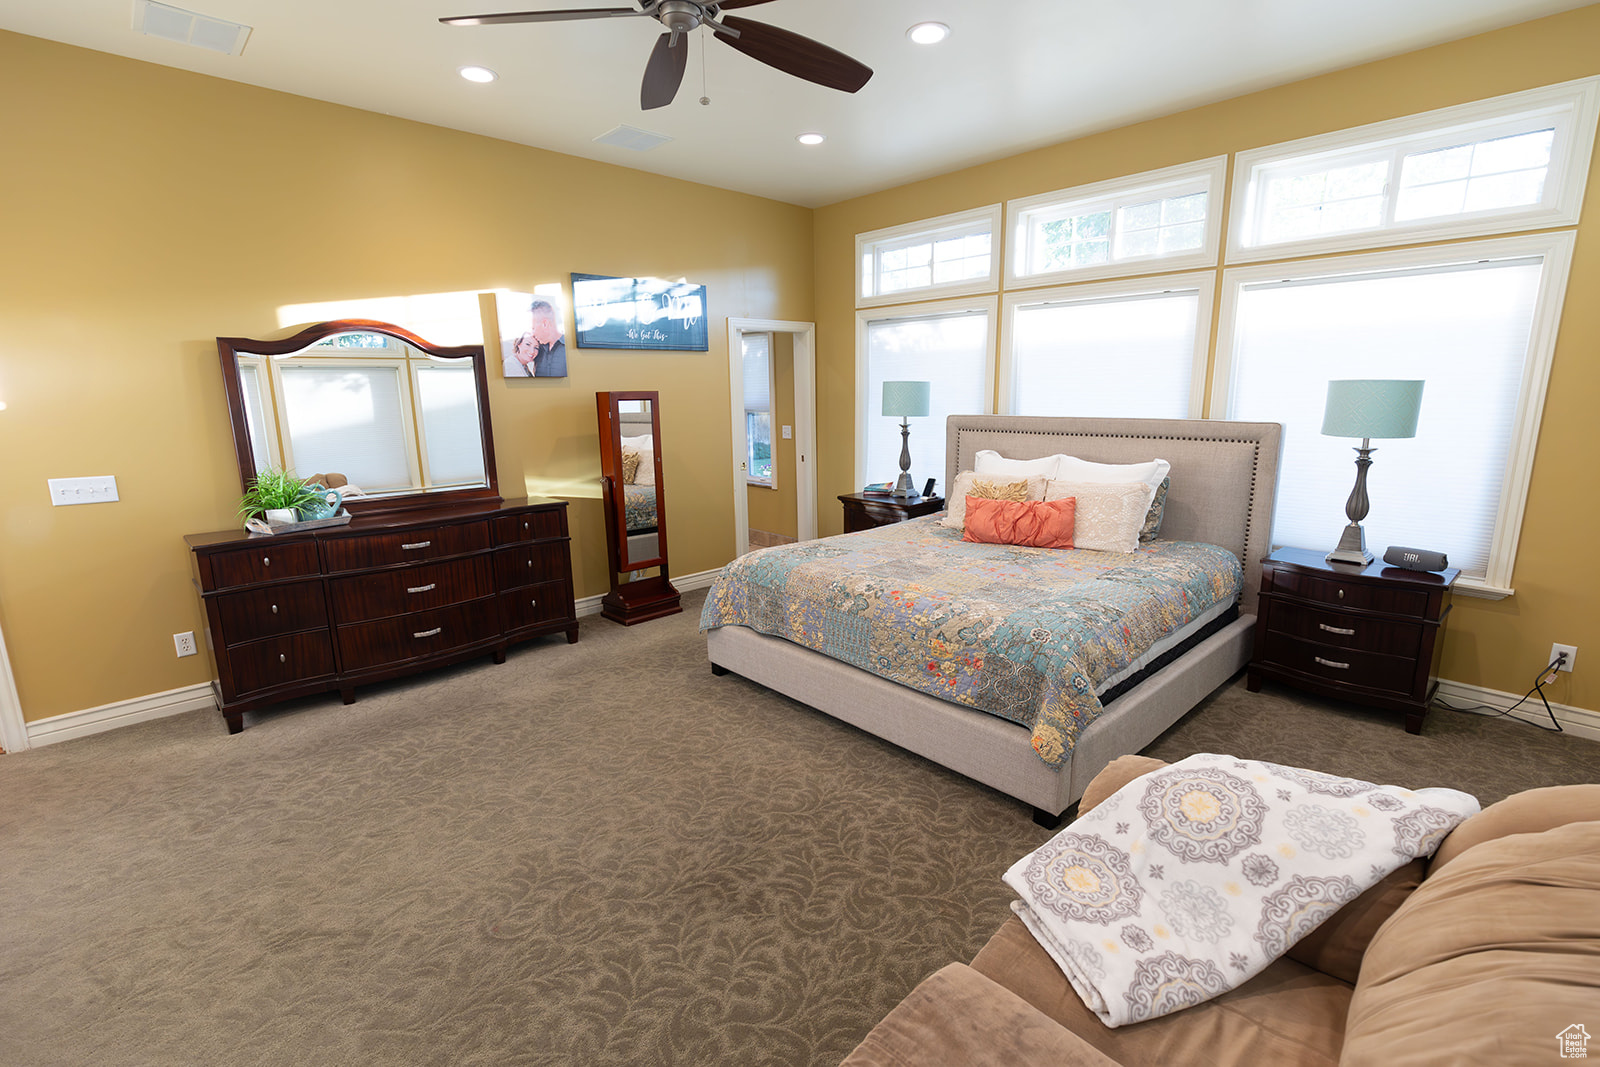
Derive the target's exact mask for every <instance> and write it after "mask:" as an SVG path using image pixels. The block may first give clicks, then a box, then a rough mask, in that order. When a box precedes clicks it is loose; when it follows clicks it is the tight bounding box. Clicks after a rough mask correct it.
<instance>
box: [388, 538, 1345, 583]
mask: <svg viewBox="0 0 1600 1067" xmlns="http://www.w3.org/2000/svg"><path fill="white" fill-rule="evenodd" d="M431 544H433V542H432V541H418V542H417V543H416V544H414V545H401V546H400V547H401V548H403V549H405V550H406V551H407V552H413V551H415V550H416V549H419V548H427V547H428V546H429V545H431ZM1339 595H1340V596H1343V595H1344V594H1343V593H1340V594H1339Z"/></svg>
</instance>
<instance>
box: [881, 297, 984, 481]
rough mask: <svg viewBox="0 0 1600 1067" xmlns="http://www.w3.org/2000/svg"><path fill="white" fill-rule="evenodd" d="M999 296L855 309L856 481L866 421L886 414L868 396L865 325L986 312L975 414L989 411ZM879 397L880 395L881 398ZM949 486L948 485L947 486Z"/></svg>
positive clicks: (941, 474)
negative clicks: (979, 404) (979, 406)
mask: <svg viewBox="0 0 1600 1067" xmlns="http://www.w3.org/2000/svg"><path fill="white" fill-rule="evenodd" d="M999 303H1000V301H999V298H998V297H994V296H991V297H988V298H985V299H979V300H971V299H967V300H936V301H931V302H924V303H921V304H908V305H906V306H903V307H897V308H893V309H892V310H883V311H866V310H863V311H858V312H856V441H855V456H856V462H855V470H856V484H857V485H858V486H859V485H866V484H867V455H866V449H865V448H864V447H863V446H862V442H863V441H865V440H866V439H867V422H868V420H869V419H882V418H886V417H887V416H885V415H882V414H876V413H874V410H873V409H874V407H876V408H877V409H878V410H879V411H881V410H882V405H881V403H880V404H877V405H874V404H873V398H872V397H870V396H868V395H867V394H868V392H869V391H870V389H869V386H870V383H871V375H870V374H869V372H868V368H867V326H868V325H869V324H870V323H874V322H896V321H900V320H903V319H926V318H936V317H939V316H944V315H978V314H984V315H988V317H989V319H988V323H989V325H988V329H987V330H986V332H985V336H984V342H983V352H984V361H983V382H984V385H983V405H984V410H983V411H981V412H974V414H989V413H991V412H993V411H994V365H995V331H996V328H997V326H998V320H999V318H1000V315H999V310H1000V308H999ZM880 399H881V398H880ZM934 432H935V433H939V434H943V433H944V432H945V428H944V427H943V426H938V427H935V428H934ZM938 477H939V481H940V482H941V483H943V481H944V472H943V471H940V472H939V474H938ZM947 488H948V487H947Z"/></svg>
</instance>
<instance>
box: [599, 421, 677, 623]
mask: <svg viewBox="0 0 1600 1067" xmlns="http://www.w3.org/2000/svg"><path fill="white" fill-rule="evenodd" d="M594 397H595V410H596V415H597V417H598V421H599V427H600V488H601V493H600V495H601V504H602V507H603V508H604V509H605V523H606V554H607V556H608V558H609V562H610V568H611V592H610V593H608V594H606V595H605V596H604V597H602V598H601V601H600V614H601V615H603V616H605V617H606V618H608V619H611V620H612V621H614V622H620V623H622V624H624V625H627V626H631V625H633V624H634V623H636V622H644V621H645V620H647V619H658V618H661V617H662V616H664V615H676V614H677V613H679V612H681V611H682V610H683V606H682V603H681V598H680V596H679V593H678V590H677V589H676V588H674V587H673V585H672V580H671V579H670V578H669V577H668V575H667V508H666V486H665V482H664V479H663V478H662V474H661V467H662V462H661V457H662V448H661V394H660V393H656V392H635V391H617V390H613V391H610V392H597V393H595V395H594ZM641 400H643V401H648V402H649V404H650V434H651V443H652V445H653V447H652V449H651V453H652V457H651V458H652V461H653V462H654V464H655V483H656V499H655V507H656V534H655V537H656V554H655V555H654V556H653V557H651V558H649V559H643V558H641V559H635V558H633V557H632V556H631V555H630V554H629V552H628V549H629V545H628V516H627V508H628V503H627V499H626V495H625V494H624V492H623V491H622V485H623V484H624V477H623V464H622V436H623V435H622V425H623V419H622V405H623V404H624V403H629V402H637V401H641ZM652 567H655V568H659V573H658V574H655V575H652V576H650V577H648V578H641V579H638V580H635V581H631V582H625V581H623V580H622V575H624V574H627V573H629V572H631V571H640V570H646V569H649V568H652Z"/></svg>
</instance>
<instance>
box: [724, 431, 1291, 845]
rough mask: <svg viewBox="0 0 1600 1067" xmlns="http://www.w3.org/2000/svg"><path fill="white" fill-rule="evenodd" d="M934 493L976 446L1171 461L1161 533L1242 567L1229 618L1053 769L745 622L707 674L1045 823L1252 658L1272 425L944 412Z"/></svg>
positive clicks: (976, 719) (727, 638)
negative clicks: (912, 759) (847, 731)
mask: <svg viewBox="0 0 1600 1067" xmlns="http://www.w3.org/2000/svg"><path fill="white" fill-rule="evenodd" d="M945 435H946V450H945V456H946V460H945V478H944V484H945V485H947V486H949V485H953V484H954V483H955V477H956V474H957V472H959V471H963V470H971V469H972V466H973V457H974V456H975V455H976V454H977V452H978V451H979V450H980V449H986V448H989V449H994V450H995V451H996V452H999V453H1000V454H1001V455H1004V456H1008V457H1010V458H1012V459H1034V458H1038V457H1040V456H1049V455H1053V454H1055V453H1058V452H1065V453H1067V454H1069V455H1074V456H1078V457H1080V458H1082V459H1088V460H1093V461H1096V462H1099V463H1133V462H1139V461H1142V460H1149V459H1155V458H1161V459H1165V460H1168V461H1169V462H1170V463H1171V464H1172V486H1171V489H1170V490H1169V491H1168V493H1167V506H1166V513H1165V518H1164V519H1163V520H1162V524H1161V536H1162V538H1163V539H1166V540H1173V541H1203V542H1206V543H1209V544H1216V545H1221V546H1223V547H1224V548H1227V549H1229V550H1230V551H1232V552H1233V553H1235V554H1236V555H1237V556H1238V557H1239V558H1240V559H1241V560H1242V561H1243V562H1244V590H1243V592H1242V593H1241V595H1240V600H1239V617H1238V619H1237V620H1235V621H1234V622H1231V623H1229V624H1228V625H1226V626H1224V627H1223V628H1222V629H1220V630H1218V631H1217V632H1216V633H1213V634H1212V635H1211V636H1209V637H1207V638H1205V639H1204V640H1203V641H1201V642H1200V643H1199V644H1197V645H1196V646H1195V647H1193V648H1192V649H1190V650H1189V651H1188V652H1187V653H1185V654H1184V655H1182V656H1180V657H1179V658H1177V659H1176V660H1174V661H1173V662H1172V663H1170V664H1168V665H1167V666H1165V667H1163V668H1161V669H1159V670H1157V671H1155V672H1153V673H1152V674H1150V675H1149V676H1148V677H1146V678H1145V679H1144V680H1143V681H1141V682H1140V683H1139V684H1138V685H1136V686H1134V687H1133V688H1131V689H1129V690H1128V691H1127V692H1125V693H1123V694H1122V695H1121V696H1119V697H1117V698H1116V699H1115V700H1113V701H1112V702H1111V703H1109V704H1107V705H1106V708H1105V711H1104V713H1103V714H1102V715H1101V716H1100V717H1099V718H1098V719H1096V720H1095V721H1094V722H1092V723H1090V724H1089V726H1088V727H1086V728H1085V729H1084V731H1083V733H1082V735H1081V736H1080V737H1079V739H1078V743H1077V746H1076V747H1075V748H1074V749H1073V751H1072V755H1071V757H1070V759H1069V761H1068V762H1067V763H1066V764H1065V765H1063V766H1062V767H1061V768H1060V769H1059V770H1054V769H1052V768H1050V767H1049V766H1047V765H1046V764H1045V763H1044V761H1042V760H1041V759H1039V757H1038V756H1037V755H1035V754H1034V751H1033V748H1032V745H1031V744H1030V739H1031V736H1032V734H1031V731H1030V730H1029V729H1028V728H1027V727H1025V726H1020V725H1018V724H1016V723H1012V722H1008V721H1007V720H1005V719H1001V718H999V717H997V716H994V715H989V714H986V713H985V712H981V711H975V710H973V709H971V708H968V707H963V706H961V705H959V704H951V703H948V702H946V701H943V700H940V699H938V698H937V697H932V696H928V695H926V694H923V693H919V692H917V691H916V690H914V689H910V688H908V687H906V686H903V685H899V684H898V683H895V682H890V681H887V680H885V679H883V678H879V677H877V676H876V675H873V674H869V673H868V672H866V671H863V670H860V669H859V668H856V667H852V666H849V665H848V664H844V663H840V662H839V661H837V660H833V659H829V658H828V657H827V656H824V655H822V654H820V653H817V652H813V651H811V650H810V649H807V648H803V647H801V646H800V645H797V644H794V643H793V642H790V641H786V640H784V639H782V638H779V637H769V636H767V635H765V634H761V633H757V632H756V631H754V630H751V629H748V628H746V627H743V626H723V627H719V628H717V629H715V630H711V631H708V632H707V634H706V646H707V652H708V654H709V655H710V658H711V664H712V669H713V670H714V671H715V672H716V673H718V674H725V673H728V672H729V671H731V672H733V673H735V674H738V675H741V676H742V677H745V678H748V679H750V680H751V681H753V682H759V683H760V684H762V685H764V686H766V687H768V688H769V689H775V690H777V691H778V692H780V693H783V694H784V695H786V696H790V697H793V698H794V699H796V700H799V701H801V702H802V703H805V704H809V705H810V706H811V707H813V708H816V709H817V710H819V711H823V712H826V713H827V714H829V715H832V716H834V717H835V718H838V719H841V720H843V721H845V722H848V723H850V724H851V725H853V726H857V727H859V728H861V729H862V730H865V731H867V732H868V733H870V734H874V735H876V736H877V737H881V738H883V739H884V740H886V741H889V742H891V743H892V744H895V745H898V746H900V747H901V748H904V749H907V750H909V751H911V752H915V753H917V754H918V755H920V756H925V757H927V758H928V759H930V760H933V761H934V762H935V763H938V764H940V765H942V766H945V767H948V768H950V769H951V770H953V771H956V772H957V773H960V774H964V775H966V776H967V777H969V778H972V779H975V780H977V781H979V782H982V783H984V784H985V785H988V786H992V787H994V788H995V789H998V790H1000V791H1001V792H1002V793H1006V794H1008V795H1010V796H1013V797H1015V798H1017V799H1018V800H1021V801H1023V802H1024V803H1026V804H1030V805H1032V806H1033V809H1034V818H1035V820H1037V821H1038V822H1040V823H1041V824H1042V825H1046V826H1053V825H1056V824H1058V823H1059V822H1060V820H1061V817H1062V815H1063V814H1064V813H1065V812H1066V811H1067V809H1068V808H1069V807H1071V806H1072V805H1073V804H1074V803H1076V802H1077V800H1078V798H1079V797H1081V796H1082V795H1083V791H1084V789H1085V787H1087V786H1088V784H1089V780H1090V779H1092V778H1093V777H1094V776H1095V775H1096V774H1098V773H1099V772H1100V769H1101V768H1102V767H1104V766H1105V765H1106V764H1108V763H1110V762H1111V761H1112V760H1114V759H1116V758H1117V757H1118V756H1121V755H1124V754H1126V753H1130V752H1138V751H1139V750H1140V749H1142V748H1143V747H1144V746H1146V745H1148V744H1149V743H1150V742H1151V741H1154V740H1155V739H1156V737H1157V736H1159V735H1160V734H1161V732H1162V731H1163V730H1165V729H1166V728H1167V727H1169V726H1171V725H1172V724H1173V723H1175V722H1177V721H1178V719H1180V718H1182V717H1183V715H1184V713H1185V712H1187V711H1188V710H1189V709H1191V708H1193V707H1194V706H1195V705H1196V704H1198V703H1200V701H1202V700H1204V699H1205V698H1206V697H1207V696H1209V695H1210V694H1211V693H1212V692H1213V691H1214V690H1216V689H1217V687H1218V686H1220V685H1222V684H1223V683H1224V682H1226V681H1227V680H1228V679H1229V678H1231V677H1232V676H1233V675H1234V674H1235V673H1237V672H1238V671H1239V670H1240V669H1241V668H1242V667H1244V666H1245V664H1246V663H1248V662H1249V659H1250V647H1251V636H1252V634H1253V632H1254V630H1255V623H1256V618H1255V616H1256V598H1257V592H1258V591H1259V589H1260V587H1261V561H1262V559H1263V558H1264V557H1265V556H1266V554H1267V553H1268V551H1270V548H1271V545H1270V538H1271V532H1272V507H1273V499H1274V496H1275V494H1276V491H1277V485H1278V455H1279V449H1280V445H1281V437H1282V427H1280V426H1279V425H1278V424H1277V423H1273V422H1223V421H1218V420H1210V419H1069V418H1034V417H1027V416H1020V415H952V416H950V418H949V420H948V422H947V424H946V429H945Z"/></svg>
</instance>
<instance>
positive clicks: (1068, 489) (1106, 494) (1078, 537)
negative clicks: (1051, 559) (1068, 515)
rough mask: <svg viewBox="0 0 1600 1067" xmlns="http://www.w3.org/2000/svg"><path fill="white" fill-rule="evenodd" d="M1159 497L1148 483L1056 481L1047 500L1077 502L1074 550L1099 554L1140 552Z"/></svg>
mask: <svg viewBox="0 0 1600 1067" xmlns="http://www.w3.org/2000/svg"><path fill="white" fill-rule="evenodd" d="M1155 495H1156V491H1155V489H1154V488H1152V487H1151V486H1148V485H1146V484H1145V483H1144V482H1121V483H1108V482H1067V481H1052V482H1051V483H1050V484H1049V485H1047V486H1045V489H1044V498H1045V499H1046V500H1061V499H1062V498H1064V497H1069V496H1070V497H1074V498H1076V499H1077V501H1078V503H1077V507H1076V510H1075V511H1074V513H1073V532H1072V547H1073V548H1088V549H1094V550H1095V551H1098V552H1137V551H1138V550H1139V531H1140V530H1141V529H1142V528H1143V527H1144V516H1145V512H1147V511H1149V510H1150V501H1151V499H1152V498H1154V497H1155Z"/></svg>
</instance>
